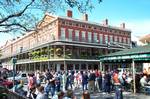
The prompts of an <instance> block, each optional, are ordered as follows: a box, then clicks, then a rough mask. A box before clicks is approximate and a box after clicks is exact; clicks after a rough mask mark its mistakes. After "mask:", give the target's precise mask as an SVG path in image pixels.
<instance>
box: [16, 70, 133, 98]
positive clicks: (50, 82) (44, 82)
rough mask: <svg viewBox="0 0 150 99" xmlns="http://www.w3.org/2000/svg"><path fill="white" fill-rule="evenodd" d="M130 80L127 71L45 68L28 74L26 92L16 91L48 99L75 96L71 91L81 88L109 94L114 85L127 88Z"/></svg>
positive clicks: (28, 95)
mask: <svg viewBox="0 0 150 99" xmlns="http://www.w3.org/2000/svg"><path fill="white" fill-rule="evenodd" d="M131 81H132V75H131V73H130V72H127V71H118V70H114V71H106V72H102V71H99V70H89V71H71V70H69V71H62V72H60V71H58V72H55V71H52V70H48V69H47V70H46V71H45V72H43V73H42V72H40V71H36V72H35V73H30V74H28V84H27V86H28V90H27V93H26V94H25V91H22V90H21V91H19V92H18V93H20V94H21V95H26V97H28V98H29V99H48V97H51V98H54V99H57V98H55V97H56V96H57V97H60V96H61V97H65V96H66V97H69V98H71V99H72V97H75V96H74V95H73V91H74V90H76V89H81V90H82V91H83V92H85V91H88V93H89V94H92V93H94V92H103V93H104V94H109V93H111V92H112V91H114V89H115V86H123V88H124V89H125V90H129V89H130V86H131ZM21 88H22V87H20V89H21ZM68 90H69V91H68ZM71 92H72V93H71ZM66 93H71V94H66ZM60 99H61V98H60ZM62 99H63V98H62Z"/></svg>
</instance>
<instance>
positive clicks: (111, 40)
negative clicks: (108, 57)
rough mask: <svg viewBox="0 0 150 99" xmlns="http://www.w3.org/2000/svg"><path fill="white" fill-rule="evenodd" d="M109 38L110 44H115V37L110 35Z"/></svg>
mask: <svg viewBox="0 0 150 99" xmlns="http://www.w3.org/2000/svg"><path fill="white" fill-rule="evenodd" d="M109 38H110V43H112V42H113V36H112V35H110V36H109Z"/></svg>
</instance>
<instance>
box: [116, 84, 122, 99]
mask: <svg viewBox="0 0 150 99" xmlns="http://www.w3.org/2000/svg"><path fill="white" fill-rule="evenodd" d="M115 99H123V93H122V88H121V87H116V88H115Z"/></svg>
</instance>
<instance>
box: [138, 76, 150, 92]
mask: <svg viewBox="0 0 150 99" xmlns="http://www.w3.org/2000/svg"><path fill="white" fill-rule="evenodd" d="M140 84H141V86H142V88H143V89H144V92H146V93H148V94H150V88H149V86H150V84H149V83H148V82H147V76H146V75H144V76H143V77H142V78H141V80H140Z"/></svg>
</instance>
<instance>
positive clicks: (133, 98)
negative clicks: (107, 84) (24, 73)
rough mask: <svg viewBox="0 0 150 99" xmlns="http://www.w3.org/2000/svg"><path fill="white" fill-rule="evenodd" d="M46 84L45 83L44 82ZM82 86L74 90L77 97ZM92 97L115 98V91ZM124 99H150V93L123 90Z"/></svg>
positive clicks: (93, 94) (96, 94) (80, 92)
mask: <svg viewBox="0 0 150 99" xmlns="http://www.w3.org/2000/svg"><path fill="white" fill-rule="evenodd" d="M42 85H43V86H44V84H42ZM24 90H27V85H24ZM82 93H83V92H82V90H81V88H79V89H76V90H74V95H75V96H76V98H77V99H81V96H82ZM90 99H115V93H114V92H112V93H110V94H106V93H102V92H95V93H92V94H90ZM123 99H150V95H146V94H139V93H137V94H133V93H132V92H123Z"/></svg>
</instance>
